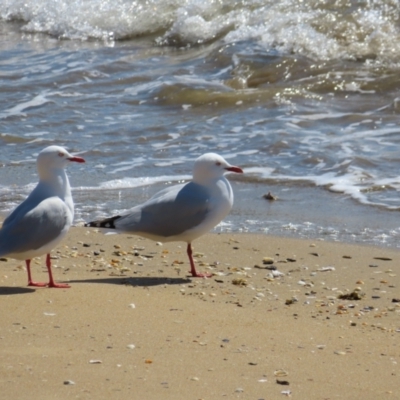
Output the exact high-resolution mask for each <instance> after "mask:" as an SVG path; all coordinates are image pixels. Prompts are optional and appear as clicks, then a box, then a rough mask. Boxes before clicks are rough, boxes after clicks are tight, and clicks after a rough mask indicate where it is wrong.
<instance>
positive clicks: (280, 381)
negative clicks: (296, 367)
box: [276, 379, 290, 385]
mask: <svg viewBox="0 0 400 400" xmlns="http://www.w3.org/2000/svg"><path fill="white" fill-rule="evenodd" d="M276 383H277V384H278V385H290V383H289V381H286V380H284V379H277V380H276Z"/></svg>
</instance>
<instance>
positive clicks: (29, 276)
mask: <svg viewBox="0 0 400 400" xmlns="http://www.w3.org/2000/svg"><path fill="white" fill-rule="evenodd" d="M25 264H26V270H27V271H28V286H38V287H44V286H47V285H46V283H44V282H34V281H33V280H32V274H31V260H25Z"/></svg>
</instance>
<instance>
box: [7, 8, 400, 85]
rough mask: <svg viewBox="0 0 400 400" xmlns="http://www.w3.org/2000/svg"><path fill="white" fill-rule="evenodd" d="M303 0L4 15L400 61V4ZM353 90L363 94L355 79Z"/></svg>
mask: <svg viewBox="0 0 400 400" xmlns="http://www.w3.org/2000/svg"><path fill="white" fill-rule="evenodd" d="M319 3H320V2H306V1H304V2H299V1H297V0H284V1H278V2H277V1H275V0H249V1H246V2H232V1H231V0H220V1H218V2H217V1H199V0H172V1H171V0H148V1H146V2H143V1H141V0H136V1H127V0H102V1H101V2H99V1H97V0H86V1H80V0H59V1H57V2H54V1H53V0H35V1H32V2H24V1H21V0H3V1H2V2H1V4H0V16H1V18H3V19H6V20H23V21H25V25H24V26H23V28H22V29H23V30H24V31H27V32H44V33H48V34H50V35H54V36H56V37H62V38H70V39H81V40H85V39H88V38H96V39H101V40H105V41H113V40H115V39H123V38H129V37H135V36H145V35H148V34H153V33H154V32H161V33H160V35H159V37H158V38H157V39H156V42H158V43H159V44H164V43H168V44H170V43H179V44H185V43H187V44H199V43H206V42H210V41H215V40H217V39H222V40H223V41H224V42H225V43H228V44H230V43H235V42H239V41H245V40H252V41H256V42H258V43H259V44H260V45H261V46H263V47H265V48H266V49H275V50H277V51H279V52H280V53H286V54H291V53H292V54H299V55H306V56H308V57H310V58H314V59H319V60H330V59H338V58H348V59H353V60H354V59H359V58H364V57H366V58H368V57H369V58H370V59H371V60H373V59H375V60H376V61H378V62H379V63H390V64H399V63H400V32H399V30H398V14H399V11H400V5H399V3H398V2H395V1H387V0H377V1H373V2H366V3H364V4H362V5H360V6H357V7H352V8H350V9H349V7H348V6H347V5H343V6H341V5H340V4H337V5H332V6H331V7H324V5H323V4H324V3H321V4H319ZM347 90H350V91H360V90H361V89H360V87H359V85H358V84H357V83H356V82H354V83H353V84H347Z"/></svg>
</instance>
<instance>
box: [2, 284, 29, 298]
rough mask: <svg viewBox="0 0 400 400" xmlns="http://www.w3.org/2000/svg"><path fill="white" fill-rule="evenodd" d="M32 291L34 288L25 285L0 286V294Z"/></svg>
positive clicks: (6, 294)
mask: <svg viewBox="0 0 400 400" xmlns="http://www.w3.org/2000/svg"><path fill="white" fill-rule="evenodd" d="M33 292H35V289H31V288H27V287H10V286H0V296H9V295H11V294H27V293H33Z"/></svg>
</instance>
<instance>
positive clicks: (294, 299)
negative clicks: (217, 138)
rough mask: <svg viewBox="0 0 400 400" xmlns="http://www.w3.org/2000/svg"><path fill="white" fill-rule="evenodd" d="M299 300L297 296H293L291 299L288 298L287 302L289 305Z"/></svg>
mask: <svg viewBox="0 0 400 400" xmlns="http://www.w3.org/2000/svg"><path fill="white" fill-rule="evenodd" d="M298 301H299V300H298V299H297V298H296V297H292V298H291V299H287V300H286V301H285V304H286V305H287V306H290V305H292V304H294V303H297V302H298Z"/></svg>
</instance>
